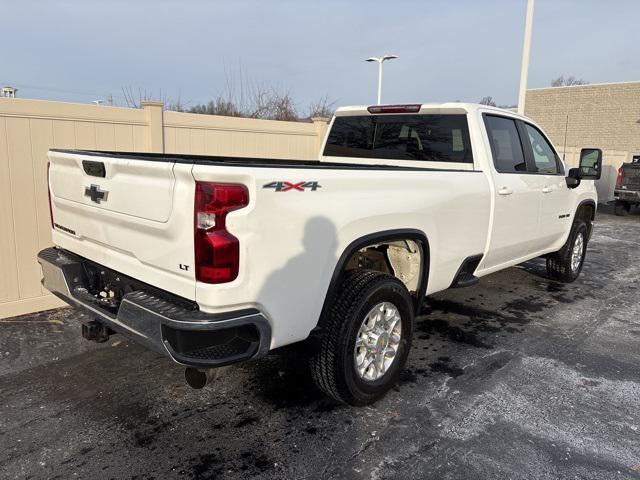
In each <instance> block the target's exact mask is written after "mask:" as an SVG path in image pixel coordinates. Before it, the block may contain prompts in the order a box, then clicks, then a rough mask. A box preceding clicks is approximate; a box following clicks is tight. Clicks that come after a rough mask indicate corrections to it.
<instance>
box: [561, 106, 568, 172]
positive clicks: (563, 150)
mask: <svg viewBox="0 0 640 480" xmlns="http://www.w3.org/2000/svg"><path fill="white" fill-rule="evenodd" d="M568 126H569V114H568V113H567V120H566V121H565V122H564V147H562V161H563V162H564V157H565V156H566V155H567V127H568Z"/></svg>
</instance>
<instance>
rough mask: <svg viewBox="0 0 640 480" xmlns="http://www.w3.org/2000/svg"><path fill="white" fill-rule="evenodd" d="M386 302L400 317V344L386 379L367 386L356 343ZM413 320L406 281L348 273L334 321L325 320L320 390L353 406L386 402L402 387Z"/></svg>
mask: <svg viewBox="0 0 640 480" xmlns="http://www.w3.org/2000/svg"><path fill="white" fill-rule="evenodd" d="M382 302H389V303H392V304H393V306H394V307H395V308H396V309H397V311H398V313H399V314H400V318H401V322H400V323H401V335H400V343H399V345H398V348H397V353H396V356H395V358H394V360H393V362H392V363H391V364H390V366H389V367H388V370H387V371H386V373H384V375H382V377H381V378H379V379H377V380H365V379H363V378H362V377H361V376H360V375H359V374H358V372H357V370H356V365H355V354H354V349H355V345H356V343H355V342H356V337H357V335H358V332H359V330H360V326H361V325H362V323H363V321H364V319H365V318H366V317H367V314H368V313H369V312H370V311H371V310H372V308H373V307H375V306H376V305H378V304H379V303H382ZM413 317H414V311H413V302H412V299H411V296H410V295H409V292H408V291H407V289H406V287H405V286H404V284H403V283H402V282H401V281H400V280H398V279H397V278H395V277H393V276H391V275H387V274H385V273H381V272H376V271H371V270H362V269H357V270H353V271H350V272H347V273H346V274H345V276H344V279H343V280H342V281H341V283H340V286H339V287H338V291H337V292H336V296H335V300H334V303H333V305H332V306H331V309H330V311H329V313H328V315H326V316H325V318H322V319H321V320H320V324H319V326H320V347H319V348H318V351H317V352H316V353H314V354H313V356H312V357H311V359H310V365H311V374H312V376H313V379H314V381H315V383H316V385H318V387H319V388H320V389H321V390H323V391H324V392H325V393H326V394H327V395H329V396H330V397H332V398H334V399H336V400H338V401H339V402H342V403H346V404H348V405H355V406H360V405H368V404H371V403H373V402H375V401H376V400H378V399H379V398H381V397H382V396H383V395H384V394H385V393H386V392H387V391H388V390H389V389H390V388H391V387H393V385H394V384H395V383H396V381H397V380H398V377H399V376H400V374H401V372H402V369H403V368H404V365H405V363H406V361H407V356H408V355H409V350H410V349H411V336H412V334H413Z"/></svg>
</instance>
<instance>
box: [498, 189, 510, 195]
mask: <svg viewBox="0 0 640 480" xmlns="http://www.w3.org/2000/svg"><path fill="white" fill-rule="evenodd" d="M512 193H513V189H512V188H509V187H501V188H500V190H498V195H511V194H512Z"/></svg>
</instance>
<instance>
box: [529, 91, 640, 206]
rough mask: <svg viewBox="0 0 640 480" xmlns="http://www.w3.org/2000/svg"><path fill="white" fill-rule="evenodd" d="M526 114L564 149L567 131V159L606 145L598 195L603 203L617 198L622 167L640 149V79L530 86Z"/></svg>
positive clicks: (560, 148) (561, 149) (555, 143)
mask: <svg viewBox="0 0 640 480" xmlns="http://www.w3.org/2000/svg"><path fill="white" fill-rule="evenodd" d="M525 114H526V115H527V116H528V117H531V118H532V119H534V120H535V121H536V122H538V123H539V124H540V125H541V126H542V128H543V129H544V130H545V132H546V133H547V134H548V135H549V136H550V137H551V141H552V142H553V143H554V145H555V146H556V148H558V150H559V151H560V152H561V153H562V152H563V148H564V144H565V130H566V145H567V159H568V157H569V156H570V153H571V155H574V154H575V152H576V151H579V150H580V149H581V148H587V147H596V148H601V149H602V151H603V154H604V155H603V164H604V168H603V175H602V177H603V178H602V179H601V180H600V181H598V183H597V186H598V194H599V196H600V200H601V201H608V200H611V199H613V187H614V185H615V179H616V172H617V170H618V167H619V166H620V165H621V164H622V163H623V162H625V161H628V160H629V159H630V158H631V155H632V154H633V153H637V152H640V123H638V121H639V120H640V82H627V83H606V84H594V85H580V86H573V87H556V88H540V89H533V90H528V91H527V97H526V103H525ZM572 158H573V157H572ZM576 158H577V155H576ZM576 162H577V160H576ZM572 165H573V166H575V165H574V163H572Z"/></svg>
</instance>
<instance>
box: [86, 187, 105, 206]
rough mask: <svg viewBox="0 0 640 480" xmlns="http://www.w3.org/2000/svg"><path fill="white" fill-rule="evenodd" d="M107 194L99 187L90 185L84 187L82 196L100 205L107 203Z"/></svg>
mask: <svg viewBox="0 0 640 480" xmlns="http://www.w3.org/2000/svg"><path fill="white" fill-rule="evenodd" d="M108 195H109V192H107V191H105V190H100V186H99V185H91V186H90V187H84V196H85V197H89V198H91V201H92V202H96V203H100V202H102V201H104V202H106V201H107V196H108Z"/></svg>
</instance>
